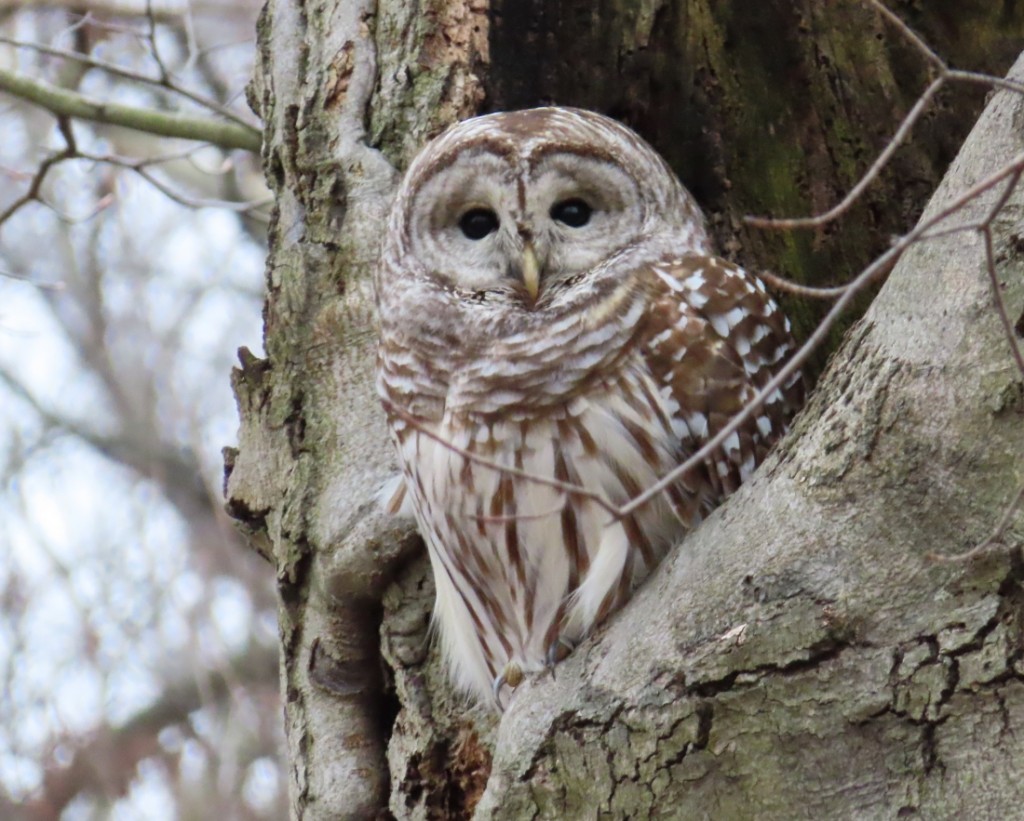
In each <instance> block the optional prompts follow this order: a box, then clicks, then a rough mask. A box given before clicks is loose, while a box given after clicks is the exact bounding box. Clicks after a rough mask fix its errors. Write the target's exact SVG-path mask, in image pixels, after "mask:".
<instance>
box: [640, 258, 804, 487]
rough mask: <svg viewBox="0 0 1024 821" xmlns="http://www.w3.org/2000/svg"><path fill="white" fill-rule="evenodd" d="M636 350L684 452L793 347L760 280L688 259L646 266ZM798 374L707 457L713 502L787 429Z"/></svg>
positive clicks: (746, 400) (715, 261)
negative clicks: (648, 298)
mask: <svg viewBox="0 0 1024 821" xmlns="http://www.w3.org/2000/svg"><path fill="white" fill-rule="evenodd" d="M654 273H655V275H656V284H655V288H656V291H657V292H658V293H657V295H656V296H655V298H654V299H653V300H652V303H651V308H650V314H649V326H648V338H647V342H646V345H645V348H644V354H645V356H646V359H647V363H648V366H649V367H650V369H651V371H652V373H653V375H654V377H655V379H656V380H657V382H658V383H659V385H661V388H662V395H663V397H664V398H665V399H666V402H667V404H668V406H669V408H670V410H671V411H672V413H673V419H672V424H673V429H674V430H675V432H676V434H677V435H678V436H679V439H680V444H681V450H682V453H683V454H689V453H693V452H694V451H696V450H697V449H698V448H700V447H701V446H703V445H704V444H705V443H706V442H707V441H708V440H709V439H711V438H712V437H714V436H715V435H716V434H717V433H718V432H719V431H720V430H721V429H722V428H723V427H725V426H726V425H727V424H728V423H729V422H730V421H731V420H732V418H733V417H734V416H735V415H736V414H738V413H740V412H741V411H742V410H743V409H744V408H745V407H746V406H747V405H749V404H751V403H752V402H753V401H754V398H755V396H756V394H757V393H758V391H760V390H761V389H762V388H763V387H764V386H765V385H767V384H768V382H769V380H770V379H771V378H772V377H773V376H774V375H775V373H776V372H777V371H778V369H779V368H780V367H781V366H782V365H783V364H784V363H785V361H786V359H787V358H788V356H789V355H790V354H791V353H792V352H793V350H794V343H793V338H792V335H791V332H790V324H789V320H788V319H787V318H786V316H785V315H784V314H783V312H782V311H781V309H780V308H779V306H778V304H777V303H776V302H775V300H774V299H772V298H771V296H769V294H768V293H767V291H766V289H765V287H764V283H762V282H761V281H760V280H759V279H757V278H756V277H753V276H751V275H750V274H748V273H747V272H746V271H744V270H743V269H742V268H740V267H738V266H736V265H733V264H732V263H730V262H728V261H726V260H724V259H721V258H718V257H714V256H710V255H706V254H687V255H684V256H681V257H679V258H675V259H669V260H666V261H665V262H664V263H663V264H661V265H656V266H654ZM802 398H803V383H802V380H801V377H800V375H799V373H797V374H794V376H793V377H791V378H790V380H789V381H788V382H787V383H786V384H785V385H784V386H783V387H782V389H780V390H777V391H774V392H773V393H772V394H770V395H769V396H768V398H767V399H766V400H765V402H764V404H763V405H762V407H761V408H760V409H759V410H758V411H756V412H755V413H754V415H753V416H752V417H751V418H750V419H749V420H748V421H747V422H746V423H744V424H743V425H742V426H741V427H740V428H739V429H738V430H737V431H736V432H735V433H734V434H733V435H731V436H729V437H728V438H727V439H726V440H725V443H724V445H723V447H722V448H721V449H720V450H719V451H718V452H717V453H716V454H714V456H713V457H712V459H711V463H710V465H709V471H708V472H709V474H710V476H709V480H710V482H711V485H712V487H713V496H714V497H717V498H715V499H714V500H713V501H714V502H717V501H719V500H720V499H721V498H724V497H725V496H726V495H728V494H730V493H732V492H733V491H735V490H736V488H738V487H739V485H740V483H741V482H743V481H745V480H746V479H747V478H748V476H749V475H750V474H751V473H752V472H753V470H754V468H755V467H756V466H757V465H758V464H760V462H761V461H762V460H763V458H764V456H765V454H766V453H767V452H768V449H769V448H770V447H771V446H772V445H773V444H774V443H775V442H776V440H778V439H779V438H780V437H781V436H782V434H783V433H785V432H786V430H787V429H788V422H789V419H790V418H791V417H792V415H793V413H794V412H795V410H796V409H797V408H798V407H799V406H800V404H801V402H802Z"/></svg>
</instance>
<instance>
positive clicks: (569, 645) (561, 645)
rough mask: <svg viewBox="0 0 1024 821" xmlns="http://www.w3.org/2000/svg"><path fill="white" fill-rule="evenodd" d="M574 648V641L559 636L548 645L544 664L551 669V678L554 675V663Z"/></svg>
mask: <svg viewBox="0 0 1024 821" xmlns="http://www.w3.org/2000/svg"><path fill="white" fill-rule="evenodd" d="M575 649H576V642H574V641H572V640H571V639H567V638H566V637H565V636H559V637H558V638H557V639H555V640H554V641H553V642H551V644H549V645H548V652H547V658H546V660H545V666H546V667H547V668H548V669H549V670H550V671H551V678H554V677H555V665H556V664H558V662H560V661H562V659H564V658H565V657H566V656H568V655H569V654H570V653H571V652H572V651H573V650H575Z"/></svg>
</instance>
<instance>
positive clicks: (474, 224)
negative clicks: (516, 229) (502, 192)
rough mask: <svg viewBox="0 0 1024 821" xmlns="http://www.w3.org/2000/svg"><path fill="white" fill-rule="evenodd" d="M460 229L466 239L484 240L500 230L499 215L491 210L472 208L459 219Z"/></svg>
mask: <svg viewBox="0 0 1024 821" xmlns="http://www.w3.org/2000/svg"><path fill="white" fill-rule="evenodd" d="M459 228H461V229H462V233H463V235H464V236H465V237H466V239H472V240H478V239H483V238H484V237H486V236H487V235H488V234H490V233H492V232H494V231H497V230H498V215H497V214H495V213H494V212H493V211H492V210H491V209H490V208H471V209H470V210H469V211H467V212H466V213H465V214H463V215H462V217H461V218H460V219H459Z"/></svg>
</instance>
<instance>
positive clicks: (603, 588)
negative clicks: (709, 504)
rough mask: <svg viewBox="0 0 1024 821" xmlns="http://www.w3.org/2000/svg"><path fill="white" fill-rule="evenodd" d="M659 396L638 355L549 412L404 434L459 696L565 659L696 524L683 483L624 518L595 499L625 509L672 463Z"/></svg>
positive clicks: (673, 450) (695, 501)
mask: <svg viewBox="0 0 1024 821" xmlns="http://www.w3.org/2000/svg"><path fill="white" fill-rule="evenodd" d="M660 396H661V393H660V391H659V388H658V386H657V384H656V383H655V379H654V377H653V376H652V374H651V372H650V370H649V369H648V368H647V366H646V364H645V363H644V361H643V360H642V359H641V357H640V356H639V355H634V356H633V357H631V360H630V361H629V362H628V363H625V366H624V367H622V368H621V369H619V373H618V375H617V376H616V377H615V378H606V379H601V380H594V381H593V382H592V384H591V385H589V387H588V390H587V391H586V392H583V393H579V394H578V395H576V396H575V397H574V398H572V399H571V400H570V401H568V402H565V403H564V404H562V406H561V407H560V408H558V409H557V410H556V409H551V410H549V411H548V412H546V413H544V414H543V415H534V416H527V415H523V414H517V415H518V416H519V418H518V419H514V420H513V419H509V418H507V417H509V416H511V415H512V414H500V415H499V416H494V415H492V414H479V413H474V412H468V411H466V410H464V409H458V403H457V402H456V403H455V404H456V407H457V409H456V410H454V411H452V410H449V411H448V412H446V414H445V416H444V419H443V420H442V421H441V422H440V423H439V424H436V425H434V426H432V427H431V428H429V429H424V428H419V429H417V428H414V427H411V426H399V427H400V430H398V432H397V433H396V437H397V441H398V445H399V450H400V453H401V458H402V462H403V463H404V464H405V465H406V481H407V485H408V487H409V489H410V491H411V496H412V502H413V507H414V509H415V512H416V517H417V519H418V521H419V522H420V523H421V529H422V530H423V535H424V537H425V539H426V542H427V546H428V549H429V551H430V557H431V561H432V562H433V564H434V567H435V580H436V582H437V606H436V611H435V617H436V618H437V619H438V620H439V621H440V627H441V636H442V640H443V641H444V644H445V651H446V655H447V657H448V660H449V664H450V665H451V666H452V667H453V668H454V670H455V671H456V675H457V678H458V680H459V682H460V683H461V684H462V685H463V686H464V687H465V688H467V689H469V690H471V691H473V692H474V693H476V694H478V695H480V696H489V695H490V694H491V693H492V685H493V683H494V682H495V681H496V680H498V679H499V678H500V677H501V676H502V675H503V673H506V671H508V670H510V669H516V670H519V671H522V672H533V671H539V670H542V669H543V668H544V667H546V666H547V665H549V664H550V663H552V662H554V661H555V660H557V659H558V658H559V657H560V656H561V655H562V654H564V652H565V651H566V650H567V649H568V648H570V647H571V646H572V645H574V644H575V643H576V642H577V641H579V640H580V638H582V637H583V636H584V635H585V634H586V633H587V632H588V631H589V630H590V629H591V627H592V626H593V625H594V624H596V623H598V622H600V621H601V620H602V619H603V618H604V617H605V616H606V615H607V614H609V613H610V612H613V611H614V610H616V609H618V607H620V606H621V605H622V604H623V603H624V602H625V600H626V599H627V598H628V597H629V594H630V592H631V591H632V590H633V588H634V587H635V586H636V585H637V584H638V583H639V582H640V581H641V580H642V579H643V578H644V577H645V576H646V575H647V574H648V573H649V571H650V570H651V568H652V567H653V566H654V565H655V564H656V563H657V562H658V560H659V559H660V558H661V557H662V556H663V555H664V553H665V551H666V550H667V549H668V547H669V546H670V545H671V544H672V543H673V541H674V540H676V539H677V538H678V537H679V536H680V535H682V533H684V532H685V530H686V529H687V528H688V527H690V526H692V525H693V524H694V523H695V522H696V521H697V520H698V519H699V517H700V515H701V508H702V507H703V505H702V503H701V498H700V494H699V492H697V491H698V488H697V487H690V488H687V487H686V483H681V484H680V486H679V487H678V488H675V489H674V490H673V492H672V493H671V494H670V495H666V496H665V497H664V498H662V499H659V500H656V501H655V502H653V503H652V504H650V505H647V506H646V507H644V508H642V509H641V510H640V511H639V512H638V513H637V514H635V515H633V516H629V517H626V518H625V519H623V520H621V521H613V520H612V517H611V515H610V514H609V512H608V510H607V509H606V508H605V507H603V506H602V505H601V504H600V503H599V502H598V501H597V500H596V499H595V498H593V497H597V498H600V499H603V500H606V501H607V502H608V503H610V504H611V505H620V504H623V503H625V502H626V501H627V500H628V499H630V498H632V497H633V496H635V495H637V494H638V493H639V492H640V491H642V490H643V489H644V488H645V487H648V486H649V485H651V484H653V483H654V482H655V481H657V480H658V479H659V478H660V477H661V476H662V475H664V474H665V473H667V472H668V471H669V470H670V469H671V468H672V467H674V466H675V465H676V464H677V463H678V461H679V458H680V449H679V439H678V437H677V436H676V435H675V433H674V432H673V428H672V422H671V417H670V409H669V407H668V404H667V403H666V402H665V401H664V400H663V399H660V398H659V397H660ZM513 398H514V397H513ZM493 399H494V397H493V396H491V401H493ZM503 417H504V418H503ZM428 431H429V434H433V435H429V434H428ZM446 443H447V444H446ZM548 480H554V482H550V481H548ZM555 483H558V484H560V485H562V486H561V487H558V486H555ZM698 484H699V483H698ZM565 486H575V487H577V488H579V489H580V490H581V491H585V493H580V492H570V491H567V490H566V489H565ZM424 525H425V526H424Z"/></svg>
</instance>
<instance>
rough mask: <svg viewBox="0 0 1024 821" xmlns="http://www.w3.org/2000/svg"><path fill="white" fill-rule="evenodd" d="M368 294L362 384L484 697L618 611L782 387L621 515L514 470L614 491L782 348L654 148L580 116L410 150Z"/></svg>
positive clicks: (549, 116) (694, 442) (542, 116)
mask: <svg viewBox="0 0 1024 821" xmlns="http://www.w3.org/2000/svg"><path fill="white" fill-rule="evenodd" d="M581 203H582V205H581ZM481 215H483V216H481ZM472 220H476V222H475V223H474V222H472ZM485 229H487V230H486V231H485ZM376 286H377V299H378V307H379V311H380V323H381V328H380V350H379V370H378V386H379V390H380V393H381V396H382V399H383V401H384V406H385V410H386V411H387V413H388V420H389V425H390V427H391V431H392V435H393V438H394V441H395V443H396V446H397V451H398V457H399V462H400V464H401V467H402V471H403V475H404V481H405V490H406V492H407V493H408V495H409V497H410V501H411V504H412V508H413V511H414V512H415V515H416V518H417V521H418V523H419V527H420V530H421V532H422V533H423V536H424V539H425V540H426V543H427V546H428V549H429V553H430V558H431V562H432V565H433V569H434V578H435V581H436V586H437V603H436V608H435V617H436V620H437V622H438V623H439V626H440V630H441V636H442V640H443V643H444V648H445V652H446V656H447V658H448V661H449V663H450V665H451V667H452V669H453V672H454V674H455V677H456V679H457V681H458V682H459V683H460V684H461V685H462V686H463V687H465V688H466V689H468V690H470V691H471V692H473V693H474V694H476V695H477V696H479V697H481V698H484V697H487V696H489V694H491V692H492V687H493V688H494V692H495V694H496V695H498V696H499V698H500V692H499V691H500V689H501V688H502V686H503V685H504V684H505V683H510V684H513V685H514V684H515V682H516V681H517V679H518V677H519V674H520V673H523V672H531V671H538V670H541V669H543V668H544V667H545V666H546V665H548V664H549V663H551V662H552V661H554V660H557V659H558V658H560V657H561V656H562V655H564V653H565V652H566V649H567V648H569V647H571V646H572V645H574V644H575V643H576V642H577V641H579V640H580V639H581V638H582V637H583V636H585V635H586V634H587V633H588V632H589V631H590V630H591V629H592V628H593V627H594V626H595V625H596V624H598V623H600V622H601V621H602V620H603V619H604V618H605V617H607V616H608V615H609V614H610V613H612V612H614V611H615V610H616V609H618V608H619V607H621V606H622V605H623V604H624V603H625V601H626V600H627V598H628V597H629V595H630V593H631V592H632V590H633V589H634V588H635V587H636V585H637V584H638V583H639V582H640V581H642V580H643V578H644V577H645V576H646V575H647V574H648V573H649V572H650V570H651V569H652V568H653V566H654V565H655V564H656V563H657V562H658V561H659V560H660V559H661V557H662V556H663V555H664V554H665V552H666V551H667V550H668V548H669V547H670V546H671V545H672V544H673V543H675V542H677V541H678V540H679V539H680V538H681V537H682V536H683V535H684V534H685V533H686V532H687V531H688V530H689V529H691V528H692V527H694V526H695V525H696V524H697V523H698V522H699V521H700V520H701V519H702V518H703V517H704V516H705V515H706V514H707V513H708V512H709V511H710V510H711V509H712V508H714V506H715V505H716V504H718V503H719V502H720V501H721V500H722V499H723V498H724V497H725V496H726V495H727V494H728V493H731V492H732V491H733V490H735V489H736V487H737V486H738V485H739V484H740V482H742V481H743V480H745V479H746V478H747V476H748V475H749V474H750V473H751V472H752V471H753V469H754V468H755V466H756V465H757V464H758V463H759V462H760V461H761V459H762V458H763V456H764V454H765V453H766V452H767V450H768V448H769V447H770V446H771V444H772V443H773V442H774V441H775V440H776V439H777V438H778V437H779V436H780V435H781V433H782V432H784V430H785V429H786V423H787V420H788V418H789V416H790V415H791V414H792V412H793V411H794V410H795V407H796V405H797V404H798V402H799V400H800V390H801V388H800V384H799V382H798V381H796V380H794V381H792V382H790V383H789V385H788V387H787V388H786V389H785V390H783V391H778V392H776V393H775V394H773V395H772V396H771V397H769V399H768V401H767V402H766V404H765V405H764V406H763V407H762V409H761V410H759V411H758V413H757V414H756V415H755V416H754V417H753V418H752V420H751V421H750V423H749V424H747V425H745V426H743V427H742V428H741V429H740V430H739V431H737V432H736V434H734V435H732V436H730V437H729V438H728V439H727V440H726V441H725V443H724V445H723V447H722V448H721V450H720V451H719V452H718V453H717V454H715V455H714V457H713V458H712V459H710V460H708V461H707V462H706V463H705V464H703V465H701V466H700V467H699V468H698V469H695V470H692V471H690V472H689V473H688V474H687V475H686V476H684V477H683V478H682V479H680V480H679V481H678V482H677V483H676V484H675V485H674V486H672V487H671V488H670V489H668V490H667V491H666V492H665V493H663V494H661V495H660V496H659V497H658V498H657V499H655V500H654V501H652V502H651V503H649V504H648V505H646V506H644V507H642V508H640V509H639V510H637V511H636V512H635V513H634V514H633V515H631V516H628V517H626V518H624V519H622V520H621V521H611V520H610V517H609V515H608V513H607V511H606V510H604V509H603V508H602V507H601V506H600V505H599V504H598V503H597V502H595V501H594V499H593V498H588V497H587V496H586V495H582V494H574V493H571V492H566V491H565V490H564V489H562V488H558V487H553V486H552V485H550V484H544V483H542V482H538V481H535V480H534V479H532V478H530V477H536V476H539V477H546V478H548V479H552V480H557V481H558V482H561V483H565V484H571V485H575V486H579V487H581V488H584V489H585V490H586V491H588V492H589V493H591V494H598V495H599V496H600V497H601V498H603V499H605V500H607V501H608V502H609V503H611V504H614V505H621V504H624V503H625V502H627V501H628V500H629V499H631V498H633V497H635V496H636V495H638V494H639V493H640V492H641V491H643V490H644V489H645V488H647V487H649V486H650V485H652V484H653V483H654V482H655V481H657V480H658V479H659V478H661V477H662V476H663V475H665V474H666V473H668V472H669V471H670V470H671V469H672V468H673V467H675V466H676V465H678V464H680V462H681V461H683V460H684V459H685V458H686V457H687V456H688V455H689V454H691V453H693V452H694V451H695V450H696V449H697V448H699V447H700V446H701V445H702V444H703V443H704V442H706V441H707V440H708V439H709V438H710V437H711V436H714V435H715V433H716V432H717V431H718V430H720V429H721V428H722V426H724V425H725V424H726V423H728V421H729V420H730V419H731V418H732V416H733V415H734V414H735V413H737V412H738V411H739V410H741V409H742V408H743V407H744V406H745V405H746V404H748V403H749V401H750V399H751V398H752V397H753V395H754V394H755V393H756V392H757V390H758V389H759V388H760V387H762V386H763V385H765V384H766V383H767V381H768V380H769V379H770V378H771V376H772V375H773V373H774V371H775V370H776V369H777V368H778V367H779V366H780V365H781V364H782V363H783V361H784V360H785V358H786V356H787V354H788V353H789V352H790V351H791V348H792V340H791V337H790V334H789V323H788V320H787V319H786V318H785V316H784V315H783V314H782V313H781V311H780V310H779V308H778V306H777V305H776V303H775V302H774V301H773V300H772V299H771V298H770V297H769V296H768V294H767V293H766V292H765V288H764V285H763V284H762V283H761V282H760V280H758V279H756V278H755V277H753V276H751V275H750V274H747V273H746V272H744V271H743V270H742V269H740V268H738V267H736V266H735V265H732V264H731V263H729V262H726V261H725V260H722V259H719V258H717V257H715V256H713V255H712V254H711V252H710V247H709V241H708V238H707V234H706V232H705V229H704V225H703V219H702V217H701V214H700V212H699V210H698V208H697V206H696V205H695V203H694V202H693V200H692V198H691V197H690V195H689V194H688V193H687V192H686V190H685V189H684V188H683V187H682V185H681V184H680V183H679V182H678V180H677V179H676V177H675V176H674V175H673V174H672V172H671V171H670V169H669V168H668V167H667V165H666V164H665V163H664V161H663V160H662V159H661V158H660V157H659V156H658V155H657V154H656V153H655V152H654V151H653V150H652V149H651V148H650V147H649V146H648V145H647V144H646V143H644V142H643V141H642V140H641V139H640V138H639V137H638V136H637V135H636V134H634V133H633V132H632V131H630V130H629V129H627V128H626V127H624V126H622V125H620V124H618V123H616V122H614V121H612V120H610V119H608V118H606V117H603V116H601V115H598V114H594V113H592V112H586V111H579V110H574V109H563V108H544V109H533V110H529V111H520V112H510V113H505V114H496V115H489V116H486V117H479V118H476V119H474V120H469V121H466V122H464V123H460V124H459V125H457V126H455V127H453V128H451V129H449V130H448V131H447V132H445V133H444V134H443V135H441V136H440V137H439V138H438V139H436V140H435V141H434V142H432V143H431V144H430V145H428V146H427V148H426V149H425V150H424V151H423V152H422V153H421V154H420V155H419V156H418V157H417V158H416V160H415V161H414V162H413V163H412V165H411V166H410V168H409V170H408V172H407V174H406V176H405V179H404V180H403V182H402V185H401V187H400V190H399V194H398V199H397V201H396V203H395V206H394V209H393V211H392V215H391V220H390V223H389V227H388V234H387V237H386V240H385V247H384V252H383V255H382V261H381V264H380V266H379V270H378V274H377V280H376ZM467 453H468V454H472V455H473V456H472V457H468V456H467V455H466V454H467ZM485 462H486V464H485ZM495 464H497V465H501V466H504V467H505V468H507V469H508V470H498V469H495V467H494V465H495ZM512 471H515V473H513V472H512ZM524 474H528V475H524Z"/></svg>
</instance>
